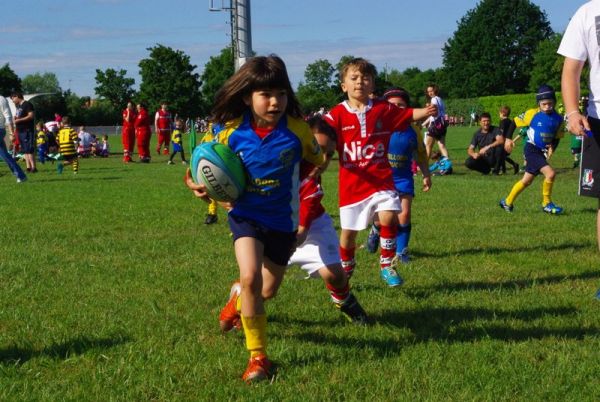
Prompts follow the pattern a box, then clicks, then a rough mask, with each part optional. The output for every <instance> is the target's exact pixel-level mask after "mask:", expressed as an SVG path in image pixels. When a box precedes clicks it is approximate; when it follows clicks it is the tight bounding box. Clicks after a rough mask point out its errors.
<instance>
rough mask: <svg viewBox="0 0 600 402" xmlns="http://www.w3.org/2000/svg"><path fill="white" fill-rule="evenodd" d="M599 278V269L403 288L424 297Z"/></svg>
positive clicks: (414, 295)
mask: <svg viewBox="0 0 600 402" xmlns="http://www.w3.org/2000/svg"><path fill="white" fill-rule="evenodd" d="M598 278H600V271H587V272H582V273H579V274H572V275H571V274H569V275H549V276H542V277H538V278H528V279H512V280H507V281H501V282H483V281H473V282H456V283H441V284H438V285H434V286H427V287H424V288H408V289H405V294H406V295H407V296H409V297H417V298H418V297H424V296H429V295H431V293H432V292H456V291H471V290H485V291H497V290H507V291H518V290H521V289H526V288H532V287H534V286H543V285H551V284H555V283H561V282H565V281H576V280H586V279H598Z"/></svg>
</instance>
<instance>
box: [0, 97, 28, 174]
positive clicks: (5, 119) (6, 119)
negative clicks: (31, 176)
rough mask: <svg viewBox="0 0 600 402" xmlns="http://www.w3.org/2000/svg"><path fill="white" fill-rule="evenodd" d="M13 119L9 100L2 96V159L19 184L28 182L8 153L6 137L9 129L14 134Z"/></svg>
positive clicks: (0, 117) (0, 118)
mask: <svg viewBox="0 0 600 402" xmlns="http://www.w3.org/2000/svg"><path fill="white" fill-rule="evenodd" d="M12 126H13V117H12V112H11V111H10V106H9V105H8V100H6V98H5V97H4V96H0V158H1V159H2V160H3V161H4V162H6V165H7V166H8V167H9V169H10V171H11V172H12V173H13V174H14V175H15V177H16V178H17V183H22V182H24V181H25V180H27V176H25V173H24V172H23V169H21V167H20V166H19V165H18V164H17V162H15V160H14V159H13V157H12V156H11V155H10V154H9V153H8V150H7V149H6V142H4V137H5V136H6V130H7V129H8V130H9V131H10V132H11V133H12Z"/></svg>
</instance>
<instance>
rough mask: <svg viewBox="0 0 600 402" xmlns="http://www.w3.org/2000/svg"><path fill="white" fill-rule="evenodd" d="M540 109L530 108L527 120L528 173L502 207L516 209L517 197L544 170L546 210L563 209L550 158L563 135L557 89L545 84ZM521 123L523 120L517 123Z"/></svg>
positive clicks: (517, 183)
mask: <svg viewBox="0 0 600 402" xmlns="http://www.w3.org/2000/svg"><path fill="white" fill-rule="evenodd" d="M535 100H536V101H537V103H538V106H539V108H538V109H532V110H528V111H527V112H526V113H525V115H524V117H523V123H524V124H525V125H527V126H529V128H528V129H527V142H526V143H525V149H524V153H525V163H526V165H527V166H526V168H525V174H524V175H523V178H522V179H521V180H519V181H518V182H516V183H515V185H514V186H513V188H512V190H511V191H510V193H509V194H508V196H507V197H506V198H504V199H502V200H500V204H499V205H500V208H502V209H504V210H505V211H506V212H512V210H513V203H514V202H515V200H516V198H517V197H518V196H519V194H521V192H522V191H523V190H525V188H527V187H528V186H529V185H530V184H531V183H533V180H534V179H535V177H536V176H537V175H538V174H540V173H542V174H543V175H544V182H543V183H542V210H543V211H544V212H546V213H548V214H553V215H558V214H560V213H562V211H563V209H562V208H561V207H559V206H558V205H556V204H554V203H553V202H552V186H553V185H554V177H555V175H556V173H555V172H554V169H552V167H551V166H550V165H549V164H548V159H550V157H551V156H552V153H553V152H554V150H555V149H556V147H557V146H558V143H559V141H560V138H561V137H562V135H563V131H564V130H563V118H562V116H561V115H559V114H558V113H557V112H556V111H555V110H554V105H555V104H556V95H555V93H554V89H553V88H552V87H551V86H548V85H542V86H541V87H540V88H539V89H538V93H537V94H536V96H535ZM517 126H519V124H517Z"/></svg>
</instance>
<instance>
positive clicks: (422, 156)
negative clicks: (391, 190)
mask: <svg viewBox="0 0 600 402" xmlns="http://www.w3.org/2000/svg"><path fill="white" fill-rule="evenodd" d="M388 159H389V162H390V166H391V167H392V175H393V178H394V185H395V186H396V188H398V185H400V184H401V182H402V181H403V180H406V179H410V180H412V179H413V173H412V169H411V163H412V161H413V159H414V160H416V161H417V162H419V163H420V162H423V161H426V160H427V153H426V151H425V145H424V144H423V135H422V134H421V131H420V130H419V128H418V127H417V128H416V129H415V127H414V126H412V125H410V126H408V128H407V129H406V130H404V131H396V132H394V133H393V134H392V136H391V138H390V145H389V148H388Z"/></svg>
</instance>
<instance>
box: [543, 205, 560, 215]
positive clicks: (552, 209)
mask: <svg viewBox="0 0 600 402" xmlns="http://www.w3.org/2000/svg"><path fill="white" fill-rule="evenodd" d="M542 210H543V211H544V212H546V213H547V214H551V215H559V214H561V213H562V211H563V209H562V208H561V207H559V206H558V205H556V204H554V203H553V202H549V203H547V204H546V205H544V206H543V207H542Z"/></svg>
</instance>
